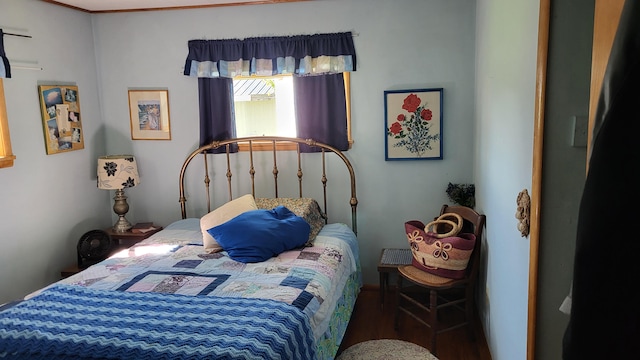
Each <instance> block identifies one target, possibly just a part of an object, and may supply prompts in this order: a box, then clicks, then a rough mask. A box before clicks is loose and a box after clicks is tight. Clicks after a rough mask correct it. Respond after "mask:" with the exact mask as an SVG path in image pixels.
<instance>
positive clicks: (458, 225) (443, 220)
mask: <svg viewBox="0 0 640 360" xmlns="http://www.w3.org/2000/svg"><path fill="white" fill-rule="evenodd" d="M447 218H454V219H455V220H456V221H455V222H454V221H451V220H447ZM438 224H447V225H449V226H451V231H449V232H448V233H445V234H438V232H437V230H436V228H435V225H438ZM462 224H463V220H462V216H460V215H458V214H456V213H444V214H442V215H440V216H439V217H437V218H436V219H435V220H434V221H432V222H430V223H428V224H427V225H426V226H425V227H424V231H425V232H426V233H434V234H435V237H436V238H437V239H443V238H446V237H450V236H455V235H458V233H459V232H460V230H462ZM432 227H433V230H434V231H429V229H430V228H432Z"/></svg>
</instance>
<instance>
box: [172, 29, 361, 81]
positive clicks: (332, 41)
mask: <svg viewBox="0 0 640 360" xmlns="http://www.w3.org/2000/svg"><path fill="white" fill-rule="evenodd" d="M188 47H189V54H188V55H187V60H186V62H185V65H184V74H185V75H188V76H194V77H205V78H217V77H231V78H232V77H234V76H240V75H242V76H250V75H261V76H271V75H279V74H298V75H321V74H337V73H343V72H345V71H356V52H355V47H354V46H353V36H352V34H351V32H344V33H333V34H316V35H298V36H278V37H259V38H247V39H244V40H239V39H230V40H190V41H189V43H188Z"/></svg>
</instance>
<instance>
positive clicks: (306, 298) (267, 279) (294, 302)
mask: <svg viewBox="0 0 640 360" xmlns="http://www.w3.org/2000/svg"><path fill="white" fill-rule="evenodd" d="M358 256H359V255H358V244H357V241H356V238H355V235H354V234H353V232H351V230H350V229H349V228H348V227H347V226H346V225H344V224H330V225H326V226H325V227H324V228H323V229H322V230H321V232H320V233H319V234H318V236H317V237H316V240H315V242H314V245H313V246H311V247H306V248H303V249H298V250H293V251H287V252H284V253H282V254H280V255H279V256H277V257H274V258H271V259H270V260H268V261H265V262H261V263H254V264H244V263H239V262H236V261H234V260H232V259H231V258H229V257H228V256H226V253H224V252H221V253H214V254H208V253H206V252H204V249H203V246H202V233H201V231H200V228H199V221H198V219H186V220H181V221H178V222H176V223H174V224H171V225H169V226H168V227H167V228H165V229H164V230H163V231H161V232H158V233H156V234H154V235H152V236H151V237H150V238H149V239H147V240H145V241H143V242H141V243H139V244H138V245H136V246H134V247H132V248H130V249H129V250H124V251H123V252H121V253H118V254H116V255H114V256H112V257H111V258H109V259H107V260H105V261H102V262H101V263H98V264H96V265H94V266H91V267H90V268H88V269H86V270H84V271H82V272H80V273H78V274H76V275H74V276H71V277H69V278H67V279H64V280H62V281H60V282H58V283H55V284H53V285H52V286H50V287H49V288H46V289H44V290H43V291H41V292H40V293H39V294H37V295H35V296H33V297H28V300H26V301H23V302H22V303H20V304H18V305H15V306H13V307H11V308H9V309H7V310H4V311H1V312H0V358H1V357H2V354H4V356H5V357H6V356H8V355H11V354H13V353H14V351H17V349H20V350H21V351H22V350H24V351H31V350H36V349H38V350H40V349H43V350H44V349H46V350H47V351H57V350H55V349H60V350H61V351H62V350H63V349H64V348H66V347H67V346H71V347H75V349H74V351H75V352H74V353H73V354H74V356H67V357H65V355H54V353H46V354H47V355H44V354H45V353H43V355H42V356H43V358H48V359H54V358H56V356H58V358H74V359H75V358H79V355H78V354H82V356H86V357H87V358H92V356H93V358H106V359H120V358H126V359H133V358H135V359H163V358H167V359H169V358H170V359H208V358H216V359H278V358H283V359H297V358H300V359H315V358H316V356H315V351H316V342H317V343H320V342H321V340H320V339H322V338H323V336H325V337H326V334H327V333H328V332H330V331H331V330H330V329H331V328H330V323H331V320H332V314H333V312H334V311H335V309H336V305H337V304H338V301H339V300H340V298H341V296H342V292H343V289H344V288H345V284H347V282H348V281H349V283H350V284H352V283H353V280H352V279H353V278H354V276H355V275H356V274H358V273H357V270H358V268H359V265H358V264H359V258H358ZM360 284H361V282H360ZM354 301H355V300H354ZM347 320H348V319H347ZM332 326H334V325H332ZM339 338H341V335H340V337H339ZM232 339H233V341H231V340H232ZM338 340H339V339H338ZM336 346H337V345H336ZM336 349H337V347H336ZM243 351H244V352H246V353H243ZM318 351H319V350H318ZM60 354H62V353H60ZM161 354H162V355H161ZM205 354H206V355H205ZM163 356H164V357H163ZM323 357H324V356H323ZM16 358H37V356H36V355H29V356H22V357H21V356H17V357H16Z"/></svg>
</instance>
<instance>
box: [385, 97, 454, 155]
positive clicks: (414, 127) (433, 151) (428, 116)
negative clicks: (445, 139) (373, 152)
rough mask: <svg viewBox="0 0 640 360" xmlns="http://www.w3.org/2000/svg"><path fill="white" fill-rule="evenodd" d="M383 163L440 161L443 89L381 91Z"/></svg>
mask: <svg viewBox="0 0 640 360" xmlns="http://www.w3.org/2000/svg"><path fill="white" fill-rule="evenodd" d="M384 113H385V119H384V121H385V123H384V131H385V153H384V156H385V160H387V161H388V160H433V159H442V88H435V89H415V90H388V91H385V92H384Z"/></svg>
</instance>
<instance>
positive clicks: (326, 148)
mask: <svg viewBox="0 0 640 360" xmlns="http://www.w3.org/2000/svg"><path fill="white" fill-rule="evenodd" d="M238 143H241V144H242V145H245V146H247V147H248V151H247V152H248V154H249V164H248V166H249V169H248V173H249V176H250V180H251V181H250V182H251V194H252V195H253V196H256V194H255V192H256V190H255V174H256V170H255V167H254V151H256V150H254V147H260V148H261V149H264V147H265V146H267V148H269V145H270V151H271V152H272V154H273V169H272V171H271V172H272V174H273V182H274V190H275V192H274V194H275V197H276V198H277V197H278V174H279V172H280V171H279V169H278V156H277V154H278V152H280V151H295V152H296V155H297V166H298V169H297V173H296V176H297V181H298V196H299V197H303V193H302V179H303V172H302V156H301V155H302V153H301V152H300V144H304V145H308V146H313V147H317V148H319V149H320V153H321V159H322V177H321V179H320V183H321V185H322V193H323V205H324V207H323V209H322V210H323V211H324V213H325V214H326V213H327V182H328V180H327V173H326V153H327V152H329V153H334V154H335V155H336V156H338V157H339V158H340V159H341V160H342V161H343V163H344V165H345V166H346V168H347V170H348V172H349V179H350V186H351V198H350V199H349V204H350V205H351V228H352V230H353V232H354V233H356V234H357V233H358V232H357V216H356V207H357V205H358V199H357V197H356V177H355V173H354V171H353V166H351V162H350V161H349V159H347V157H346V156H345V155H344V154H343V153H342V152H341V151H340V150H338V149H336V148H334V147H332V146H330V145H327V144H323V143H319V142H317V141H314V140H311V139H300V138H289V137H280V136H253V137H243V138H236V139H228V140H221V141H214V142H212V143H211V144H208V145H204V146H201V147H199V148H198V149H196V150H194V151H193V152H192V153H191V154H190V155H189V156H188V157H187V159H186V160H185V161H184V163H183V164H182V169H181V170H180V209H181V212H182V218H183V219H186V217H187V210H186V202H187V198H186V196H185V185H184V178H185V173H186V170H187V167H188V166H189V164H190V163H191V160H193V159H194V158H195V157H196V156H198V155H202V156H203V158H204V186H205V196H206V201H207V211H211V193H210V183H211V178H210V176H209V162H208V161H207V156H215V155H217V156H226V177H227V188H228V195H229V200H232V199H233V189H232V181H231V180H232V177H233V173H232V171H231V161H230V159H231V156H232V153H231V150H230V149H231V145H232V144H238ZM283 145H284V147H286V149H287V150H279V148H281V147H282V146H283ZM220 148H223V149H225V152H224V153H221V154H208V153H207V151H208V150H213V149H220ZM292 148H293V149H294V150H290V149H292ZM243 152H244V151H243ZM233 154H235V153H233ZM325 221H327V220H326V219H325Z"/></svg>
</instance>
